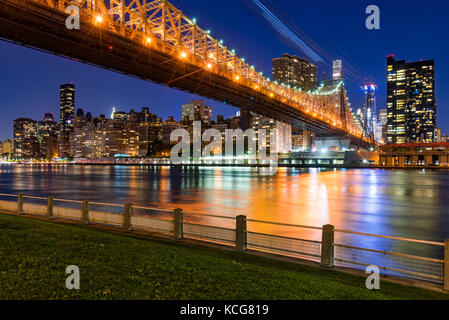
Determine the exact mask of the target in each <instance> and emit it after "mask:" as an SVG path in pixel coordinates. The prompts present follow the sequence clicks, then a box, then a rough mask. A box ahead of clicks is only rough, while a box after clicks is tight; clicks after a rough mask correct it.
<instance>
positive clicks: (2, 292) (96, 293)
mask: <svg viewBox="0 0 449 320" xmlns="http://www.w3.org/2000/svg"><path fill="white" fill-rule="evenodd" d="M68 265H77V266H79V268H80V273H81V289H80V290H68V289H66V288H65V280H66V277H67V275H66V273H65V269H66V267H67V266H68ZM447 298H449V296H448V295H445V294H443V293H438V292H433V291H428V290H424V289H419V288H415V287H407V286H402V285H399V284H393V283H388V282H385V281H384V282H382V283H381V289H380V290H378V291H370V290H367V289H366V288H365V278H362V277H358V276H355V275H348V274H344V273H339V272H335V271H328V270H322V269H319V268H313V267H307V266H301V265H297V264H293V263H287V262H281V261H276V260H271V259H266V258H263V257H257V256H252V255H248V254H241V253H237V252H233V251H223V250H217V249H213V248H203V247H197V246H194V245H185V244H184V245H183V244H182V242H181V243H176V242H173V243H172V242H169V241H157V240H148V239H142V238H135V237H132V236H127V235H121V234H116V233H111V232H107V231H102V230H95V229H89V228H87V227H81V226H75V225H66V224H57V223H50V222H46V221H40V220H34V219H30V218H24V217H17V216H8V215H3V214H0V299H164V300H165V299H270V300H271V299H447Z"/></svg>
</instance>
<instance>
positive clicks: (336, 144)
mask: <svg viewBox="0 0 449 320" xmlns="http://www.w3.org/2000/svg"><path fill="white" fill-rule="evenodd" d="M315 148H316V149H317V150H318V151H320V150H327V151H341V150H344V149H350V148H351V141H350V140H349V139H346V138H339V137H317V138H316V139H315Z"/></svg>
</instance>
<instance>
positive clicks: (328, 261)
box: [321, 224, 335, 268]
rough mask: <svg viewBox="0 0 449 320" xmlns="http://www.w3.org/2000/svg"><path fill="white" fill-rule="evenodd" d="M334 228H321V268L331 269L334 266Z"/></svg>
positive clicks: (326, 226) (331, 226)
mask: <svg viewBox="0 0 449 320" xmlns="http://www.w3.org/2000/svg"><path fill="white" fill-rule="evenodd" d="M334 230H335V228H334V226H333V225H330V224H327V225H325V226H323V234H322V238H321V266H322V267H325V268H332V267H333V266H334Z"/></svg>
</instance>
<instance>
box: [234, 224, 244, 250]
mask: <svg viewBox="0 0 449 320" xmlns="http://www.w3.org/2000/svg"><path fill="white" fill-rule="evenodd" d="M235 249H236V250H237V251H245V250H246V216H237V217H236V218H235Z"/></svg>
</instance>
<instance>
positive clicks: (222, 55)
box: [54, 0, 363, 138]
mask: <svg viewBox="0 0 449 320" xmlns="http://www.w3.org/2000/svg"><path fill="white" fill-rule="evenodd" d="M54 1H56V0H54ZM72 1H73V2H74V3H76V4H77V5H78V6H80V7H83V9H84V10H93V13H92V16H93V23H94V24H95V25H96V26H98V27H102V26H104V27H109V28H110V29H112V30H113V31H115V30H114V28H116V27H117V26H118V27H119V28H120V27H122V28H123V27H124V26H123V24H122V25H120V20H119V18H120V17H121V16H122V15H125V16H126V15H127V14H129V17H128V20H127V21H125V19H122V21H124V22H125V24H126V26H127V27H130V29H129V30H132V31H133V32H139V34H140V35H141V36H142V38H143V42H144V44H145V45H146V46H153V45H155V46H156V47H157V43H158V41H162V42H163V43H169V44H171V45H172V46H173V47H174V48H175V49H177V50H178V59H179V61H180V62H188V63H191V64H194V65H197V66H199V67H200V69H199V70H198V71H197V72H200V71H207V72H215V73H220V72H221V73H223V71H224V73H225V74H226V76H227V77H228V78H230V79H232V80H233V81H234V82H236V83H239V84H240V85H247V86H248V87H250V88H252V89H254V90H256V91H258V92H261V93H264V94H266V95H267V96H269V97H270V98H274V99H278V100H280V101H281V102H282V103H285V104H288V105H290V106H293V107H295V108H296V109H299V110H302V111H303V112H306V113H307V114H310V115H311V116H313V117H315V118H317V119H320V120H321V121H324V122H327V123H328V124H329V125H331V126H334V127H336V128H339V129H342V130H345V131H347V132H348V133H350V134H352V135H354V136H356V137H358V138H362V137H363V133H362V132H363V131H362V130H361V128H360V126H359V125H358V124H357V122H356V121H355V116H354V113H353V111H352V109H351V108H350V104H349V102H348V106H349V108H347V107H346V105H345V108H347V109H349V111H350V112H349V113H348V115H349V119H345V121H344V122H343V121H342V119H341V118H340V115H341V114H339V113H338V112H337V108H335V107H336V106H338V105H337V103H336V101H337V100H336V99H338V98H337V95H338V93H339V92H340V90H342V87H343V90H344V83H343V81H341V82H339V83H338V84H336V85H334V86H333V88H332V89H331V90H326V91H325V89H326V87H325V86H324V85H323V84H322V85H321V86H320V87H319V88H318V89H316V90H314V91H309V92H305V91H302V90H301V89H300V88H296V87H291V86H287V85H285V84H279V83H277V82H275V81H271V79H270V78H266V77H264V76H263V73H262V72H257V71H256V68H255V66H254V65H249V64H248V63H246V59H245V58H239V57H238V56H237V54H236V50H235V49H232V50H229V49H228V48H227V47H226V46H225V45H224V40H216V39H214V38H213V37H212V36H211V32H210V30H204V29H202V28H201V27H199V26H198V24H197V23H198V21H197V19H196V18H193V19H190V18H188V17H186V16H185V15H184V14H182V11H180V10H179V9H177V8H176V7H174V6H173V5H172V4H170V3H169V2H168V1H166V0H155V1H152V2H149V3H146V4H144V5H142V4H140V2H139V0H135V1H132V2H131V4H130V5H128V6H127V5H126V4H123V3H122V1H125V0H111V2H110V6H109V8H107V7H106V5H105V4H104V3H103V1H98V2H97V4H98V3H99V6H98V7H97V8H93V7H91V8H89V6H88V2H87V1H79V0H72ZM137 3H139V4H137ZM123 8H125V9H124V12H122V10H123ZM142 10H145V12H142ZM142 13H144V16H145V19H146V20H143V19H142V17H143V15H142ZM158 13H160V15H159V16H158V15H157V14H158ZM149 16H150V17H149ZM108 22H110V23H108ZM183 22H184V23H185V24H184V25H183V24H182V23H183ZM148 29H149V30H148ZM183 34H184V38H183ZM156 35H159V37H160V38H158V37H156ZM171 42H172V43H171ZM198 59H200V62H198ZM220 59H221V60H220ZM221 65H224V66H225V70H223V68H221ZM186 76H188V75H186ZM245 82H246V83H245ZM326 99H327V101H326ZM347 120H349V123H348V121H347Z"/></svg>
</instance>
